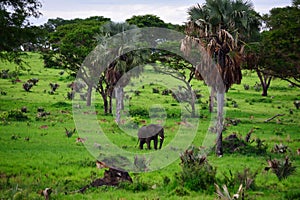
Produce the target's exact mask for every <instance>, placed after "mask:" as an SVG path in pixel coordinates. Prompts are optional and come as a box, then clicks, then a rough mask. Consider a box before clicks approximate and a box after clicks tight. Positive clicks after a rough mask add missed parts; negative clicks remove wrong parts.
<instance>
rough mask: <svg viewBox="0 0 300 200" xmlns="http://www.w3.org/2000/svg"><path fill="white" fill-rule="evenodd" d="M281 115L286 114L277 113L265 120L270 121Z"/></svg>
mask: <svg viewBox="0 0 300 200" xmlns="http://www.w3.org/2000/svg"><path fill="white" fill-rule="evenodd" d="M279 116H284V114H277V115H274V116H273V117H271V118H269V119H266V120H265V121H264V122H269V121H271V120H273V119H274V118H276V117H279Z"/></svg>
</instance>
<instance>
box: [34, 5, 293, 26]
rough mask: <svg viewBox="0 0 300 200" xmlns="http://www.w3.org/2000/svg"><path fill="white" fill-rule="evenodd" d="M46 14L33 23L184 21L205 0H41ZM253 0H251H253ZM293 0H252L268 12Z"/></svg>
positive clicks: (264, 11)
mask: <svg viewBox="0 0 300 200" xmlns="http://www.w3.org/2000/svg"><path fill="white" fill-rule="evenodd" d="M40 1H41V3H42V5H43V7H42V8H41V12H42V13H43V16H41V17H40V18H39V19H33V20H31V22H32V23H33V24H35V25H40V24H43V23H45V22H47V20H48V19H50V18H57V17H60V18H63V19H73V18H86V17H89V16H104V17H108V18H111V19H112V21H115V22H124V21H125V20H126V19H128V18H130V17H132V16H133V15H144V14H154V15H157V16H159V17H160V18H161V19H162V20H164V21H165V22H171V23H174V24H183V22H185V21H187V14H186V13H187V9H188V8H189V7H191V6H193V5H196V4H197V3H199V4H203V3H204V2H205V0H198V1H197V0H40ZM250 1H251V0H250ZM291 2H292V0H252V3H253V5H254V9H255V10H256V11H257V12H259V13H261V14H262V13H268V11H269V10H270V9H271V8H274V7H284V6H288V5H291Z"/></svg>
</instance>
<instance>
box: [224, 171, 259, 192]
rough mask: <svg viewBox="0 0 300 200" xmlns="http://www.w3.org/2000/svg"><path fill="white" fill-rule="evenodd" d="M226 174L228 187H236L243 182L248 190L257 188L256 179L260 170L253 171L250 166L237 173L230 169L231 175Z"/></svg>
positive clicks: (225, 178) (225, 180) (225, 179)
mask: <svg viewBox="0 0 300 200" xmlns="http://www.w3.org/2000/svg"><path fill="white" fill-rule="evenodd" d="M223 175H224V183H225V185H227V186H228V187H235V188H237V187H238V186H240V185H241V184H242V185H243V186H244V188H245V189H246V190H248V189H252V190H254V189H255V188H256V185H255V179H256V177H257V175H258V170H257V171H254V172H252V171H251V170H250V168H245V169H244V170H243V171H238V172H236V173H235V174H233V173H232V171H231V170H229V176H228V175H226V174H223Z"/></svg>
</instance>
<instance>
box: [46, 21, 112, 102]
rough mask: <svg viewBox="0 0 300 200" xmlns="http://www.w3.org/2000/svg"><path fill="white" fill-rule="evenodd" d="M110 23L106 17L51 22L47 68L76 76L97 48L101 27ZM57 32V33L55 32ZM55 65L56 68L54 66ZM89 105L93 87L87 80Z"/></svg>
mask: <svg viewBox="0 0 300 200" xmlns="http://www.w3.org/2000/svg"><path fill="white" fill-rule="evenodd" d="M108 21H110V19H108V18H104V17H101V16H100V17H98V16H95V17H89V18H86V19H73V20H63V19H60V18H57V19H56V20H49V21H48V23H47V24H46V25H44V28H45V29H49V30H50V31H51V30H52V32H50V35H49V42H50V44H51V46H52V48H53V49H54V50H52V49H50V48H49V49H48V50H46V51H44V52H43V59H44V62H45V67H54V66H59V67H60V68H63V69H67V70H69V71H70V73H71V75H74V76H76V74H77V72H78V70H79V69H80V66H81V64H82V62H83V61H84V59H85V58H86V56H87V55H88V54H89V53H90V52H91V51H92V50H93V49H94V48H95V47H96V45H97V40H96V38H95V36H96V34H97V33H99V29H100V27H101V26H102V25H103V24H104V23H106V22H108ZM53 30H55V31H53ZM53 65H54V66H53ZM86 83H87V86H88V90H87V105H88V106H89V105H91V93H92V88H93V87H94V86H93V85H91V84H89V83H90V82H89V81H87V80H86Z"/></svg>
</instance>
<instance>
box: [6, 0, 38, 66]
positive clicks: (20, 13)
mask: <svg viewBox="0 0 300 200" xmlns="http://www.w3.org/2000/svg"><path fill="white" fill-rule="evenodd" d="M41 6H42V4H41V3H40V2H39V1H38V0H1V1H0V30H1V31H0V38H1V40H0V59H1V60H7V61H13V62H15V63H17V64H20V63H21V59H20V54H19V50H18V48H19V47H20V45H22V44H23V43H25V42H28V41H31V40H32V39H33V38H35V31H33V30H34V29H32V28H30V23H29V17H35V18H37V17H39V16H40V15H41V13H40V12H39V9H40V8H41Z"/></svg>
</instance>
